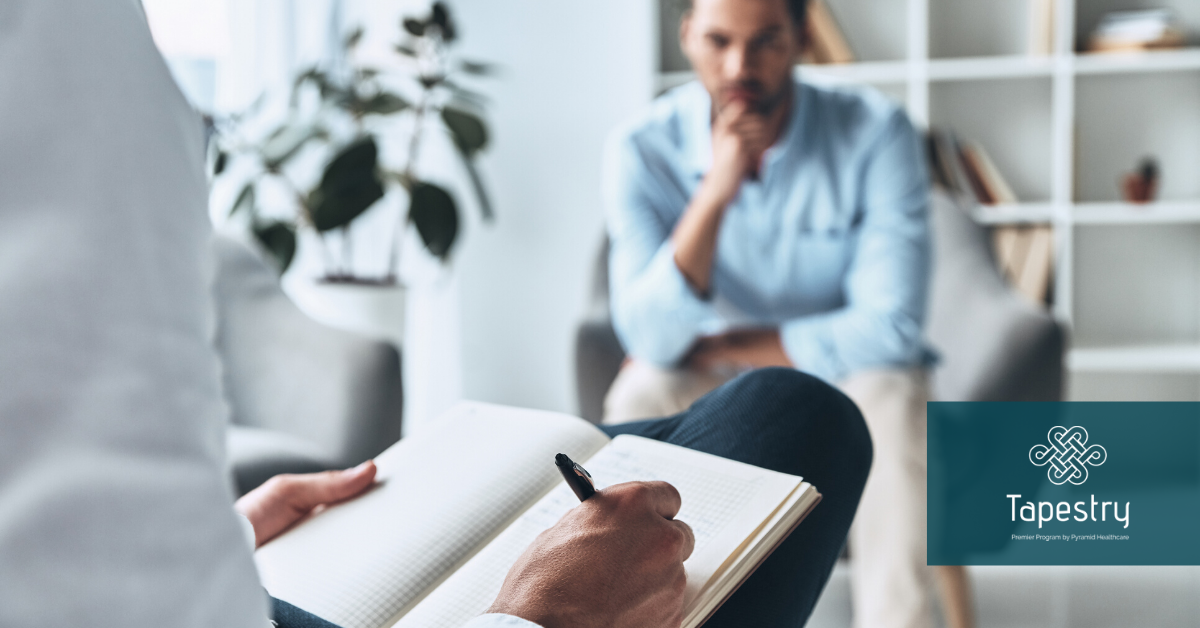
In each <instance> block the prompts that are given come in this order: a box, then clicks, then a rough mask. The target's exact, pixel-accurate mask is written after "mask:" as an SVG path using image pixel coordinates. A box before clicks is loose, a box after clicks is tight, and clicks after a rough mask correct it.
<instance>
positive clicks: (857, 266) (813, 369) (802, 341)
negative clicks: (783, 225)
mask: <svg viewBox="0 0 1200 628" xmlns="http://www.w3.org/2000/svg"><path fill="white" fill-rule="evenodd" d="M863 186H864V188H863V195H862V198H863V204H864V216H863V222H862V225H861V227H860V229H861V233H860V235H859V240H858V246H857V250H856V252H855V256H854V259H853V261H852V262H851V266H850V270H849V272H848V273H847V275H846V279H845V281H844V291H845V296H846V305H845V306H844V307H842V308H841V309H838V310H833V311H830V312H823V313H821V314H815V315H811V316H803V317H799V318H796V319H792V320H790V321H787V322H785V323H784V324H783V325H782V326H781V327H780V337H781V340H782V342H783V347H784V350H785V351H786V352H787V355H788V357H789V359H791V361H792V363H793V364H795V365H797V368H800V369H803V370H804V371H807V372H809V373H812V374H814V375H816V376H818V377H820V378H822V379H824V380H826V381H828V382H837V381H839V380H841V379H843V378H845V377H846V376H847V375H849V374H851V373H853V372H856V371H859V370H862V369H866V368H872V367H882V366H907V365H916V364H920V363H921V362H922V360H923V359H924V357H925V345H924V343H923V340H922V327H923V325H924V321H925V306H926V299H927V296H928V291H929V273H930V268H931V264H932V259H931V257H932V255H931V249H930V233H929V218H928V207H929V187H928V176H927V173H926V170H925V159H924V155H923V153H922V149H921V145H920V143H919V142H918V141H917V137H916V133H915V131H914V130H913V128H912V125H911V124H910V123H909V121H908V118H907V117H906V116H905V115H904V114H903V113H902V112H897V113H896V114H895V115H894V116H893V117H892V118H891V120H890V121H889V124H888V125H887V127H886V128H885V130H884V132H883V133H882V134H881V136H880V138H879V140H878V141H877V142H876V143H875V146H874V148H873V149H872V157H871V158H870V161H869V162H868V163H867V165H866V168H865V171H864V176H863Z"/></svg>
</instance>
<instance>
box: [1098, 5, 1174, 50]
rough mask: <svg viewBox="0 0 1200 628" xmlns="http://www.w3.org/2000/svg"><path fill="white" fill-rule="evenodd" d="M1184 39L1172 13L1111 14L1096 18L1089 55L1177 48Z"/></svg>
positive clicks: (1163, 10)
mask: <svg viewBox="0 0 1200 628" xmlns="http://www.w3.org/2000/svg"><path fill="white" fill-rule="evenodd" d="M1184 40H1185V36H1184V32H1183V29H1182V28H1181V27H1180V25H1179V20H1178V18H1177V17H1176V15H1175V12H1174V11H1171V10H1170V9H1146V10H1138V11H1112V12H1110V13H1106V14H1105V15H1104V17H1102V18H1100V22H1099V24H1097V25H1096V28H1095V30H1093V31H1092V34H1091V36H1090V37H1089V38H1088V46H1087V47H1088V51H1089V52H1125V51H1136V50H1152V49H1156V48H1179V47H1182V46H1183V44H1184Z"/></svg>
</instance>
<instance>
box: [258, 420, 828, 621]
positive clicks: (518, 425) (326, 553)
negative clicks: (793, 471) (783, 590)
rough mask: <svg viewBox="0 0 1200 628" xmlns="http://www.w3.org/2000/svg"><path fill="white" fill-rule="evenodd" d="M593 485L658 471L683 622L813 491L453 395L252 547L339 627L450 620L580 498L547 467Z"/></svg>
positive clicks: (578, 423)
mask: <svg viewBox="0 0 1200 628" xmlns="http://www.w3.org/2000/svg"><path fill="white" fill-rule="evenodd" d="M559 452H562V453H566V454H567V455H568V456H570V457H572V458H574V459H575V460H578V461H580V463H581V464H583V465H584V466H585V467H586V468H587V469H588V471H589V472H590V473H591V474H592V476H593V478H594V479H595V481H596V483H597V486H598V487H599V488H601V489H602V488H603V487H605V486H609V485H612V484H616V483H620V482H625V481H631V480H664V481H667V482H670V483H671V484H672V485H674V486H675V487H676V488H677V489H678V490H679V493H680V495H681V496H682V507H681V509H680V511H679V514H678V515H677V518H678V519H679V520H680V521H684V522H686V523H688V524H689V525H690V526H691V527H692V530H693V531H694V533H695V538H696V545H695V550H694V551H693V552H692V555H691V557H689V558H688V559H687V561H685V562H684V568H685V569H686V570H687V588H686V591H685V597H684V614H685V617H684V620H683V624H682V625H683V626H685V627H687V628H694V627H695V626H699V625H700V624H702V623H704V621H705V620H706V619H707V618H708V617H709V616H710V615H711V614H712V613H713V612H714V611H716V609H717V608H718V607H719V606H720V605H721V604H722V603H723V602H724V601H725V600H726V599H727V598H728V597H729V596H730V595H731V594H732V593H733V591H734V590H736V589H737V587H738V586H739V585H740V584H741V583H742V582H743V581H745V579H746V578H748V577H749V576H750V574H751V573H752V572H753V571H754V570H755V568H757V566H758V565H759V564H760V563H761V562H762V561H763V560H764V559H765V558H766V557H767V555H769V554H770V553H771V551H772V550H774V548H775V547H776V546H777V545H779V543H781V542H782V541H783V540H784V539H785V538H786V537H787V536H788V535H789V534H790V533H791V532H792V531H793V530H794V529H795V528H796V526H797V525H799V523H800V521H801V520H802V519H804V517H805V516H806V515H807V514H808V513H809V512H810V511H811V510H812V509H813V507H815V506H816V504H817V502H818V501H820V497H821V496H820V493H818V492H817V490H816V489H815V488H814V487H813V486H812V485H811V484H809V483H807V482H805V481H804V480H803V479H802V478H799V477H796V476H792V475H787V474H783V473H777V472H774V471H769V470H766V469H760V468H758V467H754V466H751V465H748V464H743V463H740V462H734V461H732V460H726V459H724V458H719V457H717V456H712V455H709V454H704V453H700V452H696V451H691V450H688V449H684V448H682V447H678V446H675V445H670V444H666V443H661V442H658V441H654V440H650V439H646V438H641V437H638V436H629V435H622V436H617V437H616V438H613V439H610V438H609V437H608V436H606V435H605V434H604V433H603V432H601V431H600V430H599V429H598V428H596V427H595V426H594V425H592V424H590V423H588V422H586V421H584V420H582V419H579V418H575V417H571V416H567V415H561V414H555V413H551V412H542V411H537V410H522V409H517V408H508V407H504V406H495V405H490V404H482V403H472V402H465V403H461V404H459V405H457V406H455V407H454V408H452V409H451V410H450V411H449V412H447V413H446V414H445V415H443V416H442V417H441V418H440V419H438V420H437V421H435V422H434V423H433V424H431V425H429V426H427V427H426V428H425V429H424V430H422V431H420V432H417V433H416V434H414V435H412V436H409V437H407V438H405V439H404V440H402V441H400V442H399V443H397V444H395V445H393V446H392V447H391V448H389V449H388V450H387V451H385V452H384V453H383V454H381V455H380V456H379V457H378V458H376V465H377V466H378V468H379V473H378V476H377V477H378V484H377V486H376V487H375V488H374V489H373V490H371V491H369V492H368V493H366V494H365V495H362V496H360V497H358V498H355V499H352V500H349V501H346V502H343V503H341V504H337V505H334V506H332V507H329V508H327V509H325V510H323V511H321V512H319V513H317V514H315V515H313V516H311V517H309V518H308V519H307V520H305V521H303V522H301V523H300V524H299V525H297V526H296V527H294V528H292V529H291V530H289V531H288V532H286V533H284V534H283V535H281V536H279V537H278V538H276V539H274V540H272V541H270V542H269V543H267V544H265V545H263V546H262V547H261V548H259V549H258V551H257V552H255V562H256V563H257V564H258V569H259V574H260V576H261V577H262V582H263V585H264V586H265V587H266V589H267V591H268V592H269V593H270V594H271V595H273V596H274V597H276V598H279V599H282V600H284V601H287V602H290V603H292V604H294V605H296V606H298V607H300V608H303V609H305V610H307V611H309V612H311V613H314V614H316V615H318V616H320V617H322V618H324V619H326V620H329V621H332V622H334V623H336V624H338V625H340V626H343V628H381V627H385V626H393V625H395V626H420V627H422V628H429V627H436V626H445V627H451V626H454V627H457V626H461V625H462V624H464V623H466V622H467V621H468V620H470V619H471V618H472V617H474V616H476V615H479V614H481V613H483V612H485V611H486V610H487V608H488V607H489V606H490V605H491V603H492V601H493V600H494V599H495V597H496V595H497V593H498V592H499V591H500V587H501V585H502V584H503V582H504V577H505V575H506V574H507V573H508V570H509V568H510V567H511V566H512V564H513V563H514V562H515V561H516V559H517V558H518V557H519V556H520V555H521V554H522V553H523V552H524V551H525V548H526V547H528V546H529V545H530V544H531V543H532V542H533V541H534V539H535V538H536V537H537V535H538V534H539V533H541V532H542V531H543V530H545V529H547V528H549V527H550V526H552V525H554V523H555V522H557V521H558V519H559V518H561V517H562V516H563V515H564V514H565V513H566V512H567V511H569V510H570V509H571V508H573V507H575V506H577V505H578V504H579V500H578V499H577V498H576V497H575V495H574V493H572V492H571V490H570V488H568V487H567V485H566V483H565V482H563V480H562V476H561V475H560V474H559V471H558V468H557V467H556V466H555V464H554V456H555V454H556V453H559Z"/></svg>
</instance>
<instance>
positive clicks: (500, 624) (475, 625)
mask: <svg viewBox="0 0 1200 628" xmlns="http://www.w3.org/2000/svg"><path fill="white" fill-rule="evenodd" d="M463 628H541V626H539V625H537V624H535V623H533V622H531V621H526V620H524V619H521V618H520V617H513V616H512V615H500V614H497V613H488V614H487V615H480V616H479V617H476V618H475V619H472V620H471V621H469V622H467V624H466V625H465V626H463Z"/></svg>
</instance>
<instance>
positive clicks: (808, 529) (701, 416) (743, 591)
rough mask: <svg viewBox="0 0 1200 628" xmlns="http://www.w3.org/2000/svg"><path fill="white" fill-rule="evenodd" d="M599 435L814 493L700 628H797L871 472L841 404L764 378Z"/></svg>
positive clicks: (782, 375)
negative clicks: (687, 452)
mask: <svg viewBox="0 0 1200 628" xmlns="http://www.w3.org/2000/svg"><path fill="white" fill-rule="evenodd" d="M603 429H604V431H605V432H606V433H607V434H608V435H610V436H616V435H618V434H636V435H638V436H645V437H647V438H653V439H655V440H659V441H663V442H667V443H672V444H675V445H681V446H683V447H687V448H689V449H695V450H696V451H703V452H706V453H710V454H715V455H718V456H722V457H724V458H729V459H731V460H737V461H740V462H746V463H749V464H752V465H755V466H759V467H763V468H766V469H773V470H775V471H782V472H783V473H791V474H793V475H799V476H803V477H804V479H805V480H807V481H808V482H811V483H812V484H813V485H814V486H816V487H817V490H819V491H820V492H821V495H822V496H823V498H822V500H821V503H820V504H819V505H817V507H816V509H815V510H813V512H812V513H811V514H809V516H808V518H807V519H805V520H804V523H802V524H800V527H798V528H796V531H795V532H794V533H792V535H791V536H790V537H788V539H787V540H786V541H784V542H783V543H782V544H781V545H780V546H779V547H778V548H776V550H775V552H774V553H773V554H771V556H770V557H769V558H767V560H766V561H764V562H763V564H762V566H760V567H759V569H758V571H756V572H754V575H752V576H750V579H749V580H747V581H746V582H745V583H744V584H743V586H742V587H741V588H740V589H738V590H737V592H736V593H734V594H733V596H732V597H730V598H729V601H728V602H726V603H725V605H724V606H722V607H721V608H720V609H719V610H718V611H717V612H716V614H715V615H713V617H712V619H710V620H709V621H708V622H707V623H706V624H705V627H706V628H710V627H711V628H720V627H724V626H768V627H774V626H782V627H798V626H801V625H803V624H804V622H805V621H807V620H808V616H809V614H810V613H811V612H812V609H813V606H814V605H815V604H816V602H817V598H818V597H819V596H820V595H821V590H822V589H824V588H825V583H826V581H828V580H829V574H830V573H831V572H832V571H833V566H834V563H835V562H837V559H838V555H839V554H840V553H841V551H842V546H843V545H845V543H846V534H847V532H849V530H850V522H851V521H852V520H853V519H854V511H855V510H856V509H857V508H858V498H859V496H860V495H861V494H862V489H863V484H864V483H866V481H867V472H868V471H869V470H870V468H871V437H870V435H869V434H868V432H867V426H866V423H864V422H863V419H862V415H861V414H860V413H859V411H858V408H857V407H856V406H855V405H854V403H853V402H852V401H850V399H849V398H847V397H846V396H845V395H843V394H842V393H841V392H839V391H837V390H836V389H834V388H833V387H831V386H829V385H828V384H825V383H823V382H821V381H820V380H818V379H816V378H814V377H811V376H809V375H805V374H803V373H800V372H798V371H795V370H793V369H783V368H772V369H762V370H758V371H752V372H750V373H746V374H744V375H742V376H740V377H738V378H737V379H734V380H733V381H730V382H729V383H727V384H725V385H724V386H721V387H720V388H718V389H716V390H714V391H713V392H711V393H709V394H707V395H705V396H704V397H702V398H701V399H700V400H699V401H697V402H696V403H695V404H693V405H692V407H691V408H689V409H688V410H687V411H685V412H683V413H681V414H677V415H675V416H672V417H667V418H665V419H654V420H650V421H638V422H635V423H625V424H622V425H610V426H604V427H603ZM279 604H281V603H280V602H276V609H279V608H280V606H279ZM284 610H285V611H291V612H293V613H295V612H298V613H300V614H301V615H296V614H292V615H290V616H289V617H288V618H286V619H285V618H283V617H281V616H279V615H277V616H276V621H278V622H279V623H280V625H281V626H285V627H287V628H328V627H329V626H332V624H329V623H327V622H323V621H321V620H319V619H317V618H312V616H310V615H307V614H304V613H303V611H299V610H298V609H295V608H294V607H290V605H289V606H288V607H287V608H284ZM277 612H278V611H277ZM305 617H307V618H311V621H312V623H305V621H307V620H306V619H305Z"/></svg>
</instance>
